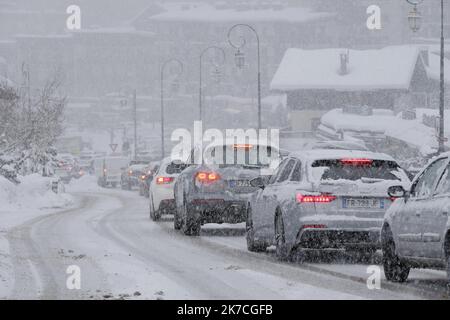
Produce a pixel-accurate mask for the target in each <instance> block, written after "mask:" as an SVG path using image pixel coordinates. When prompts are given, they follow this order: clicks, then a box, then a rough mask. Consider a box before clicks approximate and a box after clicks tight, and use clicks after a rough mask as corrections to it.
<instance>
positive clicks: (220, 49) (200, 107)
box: [198, 46, 225, 121]
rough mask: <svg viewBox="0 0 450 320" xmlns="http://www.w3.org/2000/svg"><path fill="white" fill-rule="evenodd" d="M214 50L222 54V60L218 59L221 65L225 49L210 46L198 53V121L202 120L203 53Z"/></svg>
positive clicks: (223, 61) (223, 60)
mask: <svg viewBox="0 0 450 320" xmlns="http://www.w3.org/2000/svg"><path fill="white" fill-rule="evenodd" d="M212 50H215V51H217V52H220V53H221V55H222V60H221V61H220V63H219V64H220V65H223V64H224V63H225V50H224V49H223V48H221V47H218V46H211V47H208V48H206V49H205V50H203V51H202V52H201V54H200V74H199V83H200V87H199V98H198V109H199V119H200V121H202V120H203V93H202V90H203V88H202V86H203V85H202V82H203V57H204V55H205V54H206V53H207V52H209V51H212ZM219 64H215V66H216V70H217V66H218V65H219Z"/></svg>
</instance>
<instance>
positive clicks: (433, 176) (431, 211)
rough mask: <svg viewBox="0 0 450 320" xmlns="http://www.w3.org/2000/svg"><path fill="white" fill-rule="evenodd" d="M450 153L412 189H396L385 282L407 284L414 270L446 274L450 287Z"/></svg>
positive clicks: (387, 221)
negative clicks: (410, 273) (428, 269)
mask: <svg viewBox="0 0 450 320" xmlns="http://www.w3.org/2000/svg"><path fill="white" fill-rule="evenodd" d="M449 159H450V153H446V154H442V155H440V156H438V157H437V158H435V159H434V160H432V161H431V162H430V163H429V164H428V166H426V167H425V168H424V169H423V170H422V171H421V172H420V173H419V174H418V175H417V176H416V177H415V179H414V180H413V182H412V186H411V188H404V186H403V185H396V186H392V187H391V188H389V192H388V194H389V196H390V197H396V198H397V200H396V201H395V202H394V204H393V205H392V206H391V207H390V208H389V209H388V211H387V212H386V215H385V218H384V223H383V229H382V232H381V243H382V250H383V266H384V274H385V276H386V279H387V280H389V281H394V282H404V281H406V280H407V279H408V276H409V271H410V269H411V268H436V269H445V270H446V271H447V281H448V283H449V284H450V160H449Z"/></svg>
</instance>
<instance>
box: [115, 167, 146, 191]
mask: <svg viewBox="0 0 450 320" xmlns="http://www.w3.org/2000/svg"><path fill="white" fill-rule="evenodd" d="M145 168H146V166H145V165H143V164H133V165H130V166H129V167H128V168H126V169H125V170H123V171H122V174H121V177H120V186H121V188H122V190H131V189H132V188H134V187H139V180H140V179H141V178H142V177H143V176H144V175H145Z"/></svg>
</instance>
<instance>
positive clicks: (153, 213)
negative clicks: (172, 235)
mask: <svg viewBox="0 0 450 320" xmlns="http://www.w3.org/2000/svg"><path fill="white" fill-rule="evenodd" d="M150 219H152V220H153V221H158V220H159V219H161V214H160V213H159V211H158V210H155V206H154V204H153V199H152V201H150Z"/></svg>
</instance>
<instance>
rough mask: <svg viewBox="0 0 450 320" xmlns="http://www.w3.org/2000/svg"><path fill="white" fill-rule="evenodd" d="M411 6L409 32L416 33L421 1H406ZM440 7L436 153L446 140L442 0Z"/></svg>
mask: <svg viewBox="0 0 450 320" xmlns="http://www.w3.org/2000/svg"><path fill="white" fill-rule="evenodd" d="M406 1H407V2H408V3H410V4H411V5H413V6H414V7H413V10H412V11H411V12H410V13H409V15H408V22H409V26H410V28H411V30H412V31H413V32H417V31H419V30H420V27H421V25H422V15H421V13H420V12H419V10H418V9H417V6H418V5H419V4H421V3H422V2H423V0H406ZM440 2H441V3H440V7H441V53H440V92H439V137H438V142H439V149H438V153H442V152H444V151H445V146H444V143H445V141H446V138H445V136H444V130H445V128H444V116H445V114H444V111H445V102H444V101H445V100H444V99H445V74H444V57H445V50H444V49H445V48H444V46H445V37H444V0H441V1H440Z"/></svg>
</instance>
